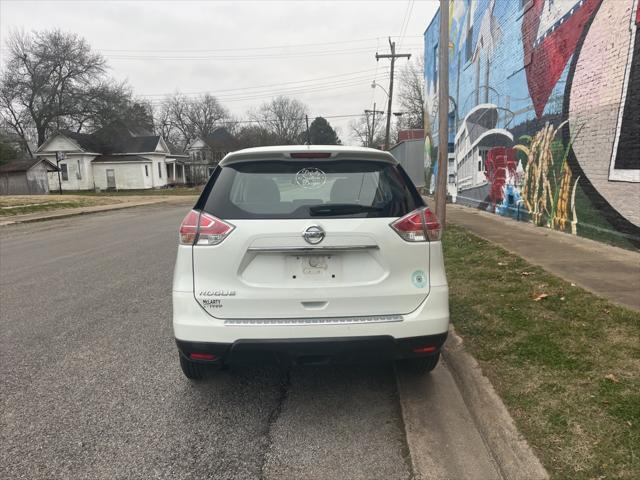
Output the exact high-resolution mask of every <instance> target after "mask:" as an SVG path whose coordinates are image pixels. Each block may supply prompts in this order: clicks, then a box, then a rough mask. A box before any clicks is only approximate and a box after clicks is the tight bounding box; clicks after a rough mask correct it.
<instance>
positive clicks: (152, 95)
mask: <svg viewBox="0 0 640 480" xmlns="http://www.w3.org/2000/svg"><path fill="white" fill-rule="evenodd" d="M375 70H376V71H377V67H376V69H375ZM373 71H374V69H367V70H358V71H355V72H347V73H341V74H336V75H328V76H324V77H315V78H308V79H304V80H294V81H291V82H278V83H271V84H266V85H255V86H253V87H238V88H228V89H224V90H216V93H220V92H234V91H246V90H256V89H262V88H267V87H280V86H282V85H293V84H296V83H315V82H318V81H320V80H327V79H332V78H337V77H350V76H354V75H357V76H361V75H362V74H369V73H372V72H373ZM388 72H389V70H388V69H387V70H386V73H388ZM180 93H181V94H182V95H203V94H206V93H212V91H211V90H206V91H199V92H180ZM167 95H169V94H167V93H147V94H140V95H138V96H139V97H165V96H167Z"/></svg>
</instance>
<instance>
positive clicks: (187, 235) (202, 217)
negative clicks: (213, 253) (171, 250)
mask: <svg viewBox="0 0 640 480" xmlns="http://www.w3.org/2000/svg"><path fill="white" fill-rule="evenodd" d="M234 228H235V227H234V226H233V225H231V224H230V223H227V222H224V221H222V220H220V219H219V218H216V217H214V216H213V215H209V214H208V213H205V212H198V211H196V210H191V211H190V212H189V213H187V216H186V217H184V220H182V224H181V225H180V243H181V244H182V245H218V244H219V243H221V242H222V241H223V240H224V239H225V238H227V236H228V235H229V234H230V233H231V232H232V231H233V229H234Z"/></svg>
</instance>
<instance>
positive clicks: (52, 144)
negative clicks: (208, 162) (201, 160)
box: [36, 122, 189, 190]
mask: <svg viewBox="0 0 640 480" xmlns="http://www.w3.org/2000/svg"><path fill="white" fill-rule="evenodd" d="M36 155H37V157H38V158H42V159H46V160H48V161H50V162H51V163H53V164H54V165H57V166H58V168H59V169H60V171H59V172H56V173H50V174H49V179H48V180H49V188H50V189H51V190H57V189H59V188H62V190H127V189H150V188H164V187H169V186H173V185H182V184H184V183H185V168H184V165H185V161H186V160H188V158H189V157H188V156H187V155H186V154H184V153H181V152H179V151H178V150H177V149H175V147H173V146H172V145H170V144H168V143H167V142H166V141H165V140H164V139H163V138H162V137H161V136H159V135H153V134H152V133H151V132H149V131H147V130H145V129H141V128H137V127H131V126H129V125H126V124H125V123H123V122H116V123H114V124H112V125H109V126H107V127H104V128H102V129H100V130H97V131H95V132H93V133H91V134H87V133H78V132H71V131H68V130H62V131H59V132H56V133H55V134H54V135H52V136H51V137H50V138H48V139H47V140H46V141H45V142H44V143H43V144H42V145H41V146H40V148H38V150H37V152H36Z"/></svg>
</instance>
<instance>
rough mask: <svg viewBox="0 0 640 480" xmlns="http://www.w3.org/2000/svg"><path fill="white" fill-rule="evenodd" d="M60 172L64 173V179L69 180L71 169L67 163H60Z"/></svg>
mask: <svg viewBox="0 0 640 480" xmlns="http://www.w3.org/2000/svg"><path fill="white" fill-rule="evenodd" d="M60 174H61V175H62V180H64V181H67V180H69V170H68V169H67V164H66V163H61V164H60Z"/></svg>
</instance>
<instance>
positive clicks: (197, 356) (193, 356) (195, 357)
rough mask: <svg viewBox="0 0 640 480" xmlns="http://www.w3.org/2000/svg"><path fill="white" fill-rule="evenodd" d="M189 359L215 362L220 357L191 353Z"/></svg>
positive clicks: (210, 354)
mask: <svg viewBox="0 0 640 480" xmlns="http://www.w3.org/2000/svg"><path fill="white" fill-rule="evenodd" d="M189 358H190V359H191V360H215V359H216V358H218V357H216V356H215V355H214V354H212V353H190V354H189Z"/></svg>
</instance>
